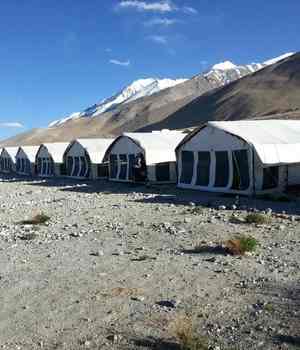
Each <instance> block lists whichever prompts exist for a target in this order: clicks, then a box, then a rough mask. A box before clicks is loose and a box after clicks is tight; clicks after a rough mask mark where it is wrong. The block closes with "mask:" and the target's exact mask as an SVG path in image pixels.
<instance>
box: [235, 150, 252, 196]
mask: <svg viewBox="0 0 300 350" xmlns="http://www.w3.org/2000/svg"><path fill="white" fill-rule="evenodd" d="M232 161H233V182H232V189H234V190H240V191H244V190H247V189H248V188H249V186H250V176H249V161H248V151H247V150H238V151H233V152H232Z"/></svg>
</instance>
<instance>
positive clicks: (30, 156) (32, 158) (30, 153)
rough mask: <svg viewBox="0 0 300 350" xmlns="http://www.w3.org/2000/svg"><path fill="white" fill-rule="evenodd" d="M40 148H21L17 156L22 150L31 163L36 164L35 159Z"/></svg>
mask: <svg viewBox="0 0 300 350" xmlns="http://www.w3.org/2000/svg"><path fill="white" fill-rule="evenodd" d="M39 148H40V146H21V147H19V149H18V152H17V154H18V153H19V151H20V150H21V149H22V150H23V152H24V153H25V154H26V156H27V158H28V159H29V160H30V162H31V163H35V157H36V154H37V152H38V150H39Z"/></svg>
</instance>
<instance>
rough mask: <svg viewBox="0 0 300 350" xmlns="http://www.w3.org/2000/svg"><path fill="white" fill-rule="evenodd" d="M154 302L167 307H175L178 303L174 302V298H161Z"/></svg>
mask: <svg viewBox="0 0 300 350" xmlns="http://www.w3.org/2000/svg"><path fill="white" fill-rule="evenodd" d="M156 304H157V305H159V306H162V307H166V308H169V309H175V308H176V306H177V304H178V303H177V302H176V300H161V301H158V302H157V303H156Z"/></svg>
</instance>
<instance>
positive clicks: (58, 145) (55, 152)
mask: <svg viewBox="0 0 300 350" xmlns="http://www.w3.org/2000/svg"><path fill="white" fill-rule="evenodd" d="M68 146H69V142H54V143H44V144H42V145H41V147H45V148H47V150H48V153H49V155H50V156H51V157H52V159H53V161H54V163H63V161H64V160H63V159H64V153H65V151H66V149H67V148H68ZM41 147H40V148H41Z"/></svg>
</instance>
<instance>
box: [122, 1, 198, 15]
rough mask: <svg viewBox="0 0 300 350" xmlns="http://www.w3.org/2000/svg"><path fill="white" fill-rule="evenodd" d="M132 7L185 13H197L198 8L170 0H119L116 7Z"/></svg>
mask: <svg viewBox="0 0 300 350" xmlns="http://www.w3.org/2000/svg"><path fill="white" fill-rule="evenodd" d="M126 8H127V9H130V8H131V9H134V10H137V11H144V12H161V13H167V12H175V11H179V12H183V13H185V14H190V15H196V14H198V10H196V9H195V8H194V7H191V6H182V7H178V6H176V5H175V4H174V3H173V2H172V0H161V1H152V2H149V1H141V0H121V1H120V2H119V3H118V4H117V6H116V9H126Z"/></svg>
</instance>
